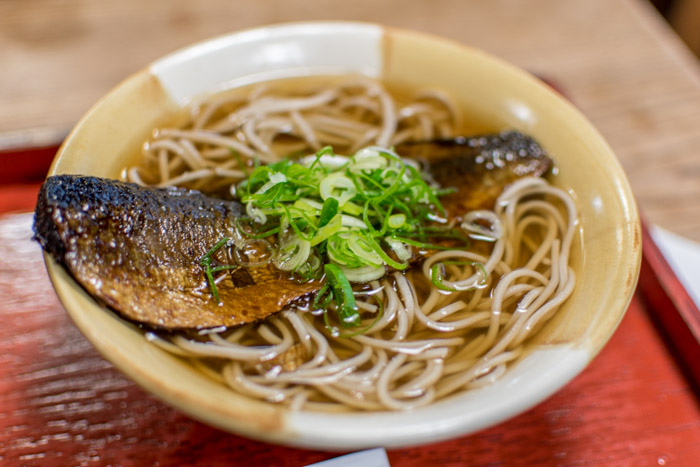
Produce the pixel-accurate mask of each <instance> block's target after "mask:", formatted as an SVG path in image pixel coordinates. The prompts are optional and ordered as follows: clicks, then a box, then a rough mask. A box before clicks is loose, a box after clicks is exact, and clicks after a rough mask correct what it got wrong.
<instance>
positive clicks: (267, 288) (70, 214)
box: [34, 175, 319, 329]
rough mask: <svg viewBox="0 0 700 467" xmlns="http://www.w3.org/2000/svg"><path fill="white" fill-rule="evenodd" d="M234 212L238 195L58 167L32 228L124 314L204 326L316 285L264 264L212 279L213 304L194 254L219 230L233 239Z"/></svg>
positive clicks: (156, 323)
mask: <svg viewBox="0 0 700 467" xmlns="http://www.w3.org/2000/svg"><path fill="white" fill-rule="evenodd" d="M242 213H243V209H242V206H241V205H240V204H239V203H237V202H233V201H223V200H219V199H214V198H210V197H207V196H204V195H203V194H201V193H199V192H195V191H189V190H185V189H174V188H168V189H155V188H145V187H141V186H138V185H135V184H131V183H123V182H118V181H114V180H106V179H101V178H95V177H86V176H78V175H58V176H54V177H49V178H48V179H47V180H46V182H45V183H44V185H43V186H42V188H41V191H40V193H39V199H38V202H37V206H36V211H35V219H34V232H35V238H36V239H37V240H38V241H39V243H40V244H41V246H42V247H43V248H44V249H45V250H46V251H47V252H49V253H50V254H51V255H52V256H53V257H54V258H55V259H56V260H57V261H58V262H59V263H61V264H63V265H65V267H66V268H67V269H68V271H69V272H70V273H71V274H72V276H73V277H74V278H75V279H76V281H77V282H78V283H80V285H82V286H83V287H84V288H85V289H86V290H87V291H88V292H89V293H90V294H91V295H92V296H93V297H95V298H97V299H99V300H102V301H103V302H104V303H105V304H107V305H108V306H109V307H111V308H113V309H114V310H116V311H117V312H119V313H120V314H122V315H123V316H124V317H126V318H128V319H131V320H134V321H137V322H139V323H143V324H146V325H149V326H151V327H154V328H161V329H203V328H211V327H217V326H235V325H238V324H243V323H247V322H252V321H257V320H260V319H263V318H265V317H267V316H268V315H270V314H272V313H275V312H277V311H280V310H282V309H283V308H285V307H287V306H288V305H290V304H291V303H293V302H294V301H296V300H298V299H300V298H303V297H305V296H306V295H308V294H310V293H312V292H314V291H316V290H317V289H318V287H319V284H318V282H309V283H297V282H295V281H293V280H291V279H290V277H289V274H287V273H285V272H282V271H279V270H277V269H276V268H274V267H273V266H272V265H271V264H268V265H265V266H260V267H256V268H249V269H247V270H246V271H245V273H244V274H239V275H238V276H236V275H235V274H234V275H232V277H229V278H226V279H225V280H224V281H222V282H221V283H219V284H218V287H217V288H218V291H219V295H220V298H221V302H220V304H219V303H217V302H216V301H215V300H214V299H213V297H212V294H211V292H210V289H209V287H208V284H207V282H206V277H205V273H204V269H203V268H202V266H200V264H199V260H200V258H202V257H203V256H204V255H205V254H206V253H207V251H209V250H210V249H211V248H212V246H214V245H215V244H216V243H217V242H218V241H219V240H220V239H221V238H222V237H230V238H235V232H234V229H235V227H234V226H235V219H236V218H237V217H240V216H241V215H242ZM241 277H242V278H243V279H244V280H241Z"/></svg>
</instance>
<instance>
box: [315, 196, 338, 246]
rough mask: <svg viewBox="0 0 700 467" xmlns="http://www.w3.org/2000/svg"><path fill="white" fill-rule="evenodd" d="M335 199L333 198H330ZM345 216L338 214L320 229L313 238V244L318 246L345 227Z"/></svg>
mask: <svg viewBox="0 0 700 467" xmlns="http://www.w3.org/2000/svg"><path fill="white" fill-rule="evenodd" d="M330 199H333V198H330ZM342 223H343V218H342V216H341V215H339V214H336V215H335V216H334V217H333V218H332V219H331V220H330V221H328V223H327V224H326V225H324V226H323V227H321V228H320V229H318V231H317V232H316V235H314V237H313V238H312V239H311V246H316V245H318V244H319V243H321V242H323V241H325V240H327V239H328V237H330V236H331V235H333V234H334V233H336V232H339V231H340V229H341V228H342V227H343V224H342Z"/></svg>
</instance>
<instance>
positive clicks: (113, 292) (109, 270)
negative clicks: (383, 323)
mask: <svg viewBox="0 0 700 467" xmlns="http://www.w3.org/2000/svg"><path fill="white" fill-rule="evenodd" d="M396 149H397V152H398V153H399V154H401V155H402V156H408V157H416V158H422V159H424V160H426V161H428V162H429V164H430V167H431V171H432V174H433V177H434V178H435V180H436V181H437V182H438V183H439V184H440V185H441V186H443V187H455V188H457V192H456V193H454V194H451V195H447V196H445V197H443V198H441V202H442V204H443V206H444V207H445V208H446V210H447V212H448V215H449V216H451V217H454V216H461V215H463V214H465V213H466V212H467V211H469V210H473V209H490V208H492V207H493V205H494V203H495V200H496V198H497V197H498V196H499V195H500V193H501V192H502V191H503V189H504V188H505V187H506V186H507V185H508V184H510V183H512V182H513V181H515V180H517V179H518V178H521V177H525V176H542V175H544V174H546V173H547V171H549V169H550V168H551V165H552V161H551V160H550V159H549V158H548V157H547V156H546V155H545V153H544V151H543V150H542V148H540V146H539V145H538V144H537V143H536V142H535V141H534V140H532V138H529V137H527V136H525V135H522V134H521V133H517V132H508V133H501V134H496V135H486V136H480V137H474V138H456V139H453V140H444V141H433V142H423V143H407V144H402V145H400V146H399V147H397V148H396ZM242 212H243V209H242V206H241V205H240V204H239V203H236V202H232V201H222V200H218V199H214V198H209V197H207V196H204V195H203V194H201V193H199V192H194V191H188V190H184V189H155V188H145V187H140V186H138V185H134V184H130V183H123V182H117V181H112V180H106V179H100V178H95V177H84V176H78V175H59V176H54V177H49V178H48V179H47V180H46V182H45V183H44V185H43V186H42V188H41V192H40V193H39V199H38V202H37V206H36V213H35V219H34V232H35V238H36V239H37V240H38V241H39V243H41V246H42V247H43V248H44V249H45V250H46V251H47V252H49V253H50V254H51V255H52V256H53V257H54V258H55V259H56V261H58V262H59V263H61V264H63V265H64V266H65V267H66V268H67V269H68V271H69V272H70V273H71V274H72V275H73V277H74V278H75V279H76V281H77V282H78V283H80V285H82V286H83V287H84V288H85V289H86V290H87V291H88V292H89V293H90V294H91V295H92V296H93V297H95V298H97V299H99V300H102V301H103V302H104V303H106V304H107V305H108V306H110V307H111V308H113V309H115V310H116V311H118V312H119V313H121V314H122V315H123V316H125V317H126V318H129V319H131V320H134V321H137V322H139V323H142V324H146V325H148V326H151V327H154V328H161V329H173V330H174V329H204V328H211V327H218V326H235V325H239V324H243V323H248V322H253V321H258V320H260V319H263V318H265V317H267V316H269V315H271V314H273V313H276V312H278V311H281V310H282V309H284V308H285V307H287V306H288V305H290V304H292V303H294V302H295V301H297V300H300V299H303V298H305V297H307V296H309V295H310V294H313V293H314V292H316V291H317V290H318V288H319V287H320V284H319V282H318V281H313V282H308V283H297V282H295V281H293V280H291V279H290V277H289V274H288V273H285V272H282V271H279V270H277V269H276V268H274V266H272V265H271V264H268V265H266V266H261V267H252V268H248V269H245V270H243V269H239V270H236V271H234V272H233V273H231V274H229V275H227V277H226V278H225V279H224V280H223V281H222V282H220V283H219V284H218V287H217V288H218V291H219V295H220V298H221V302H220V304H218V303H216V301H215V300H214V299H213V297H212V293H211V291H210V289H209V287H208V285H207V282H206V278H205V274H204V269H203V268H202V266H201V265H200V264H199V262H200V259H201V258H202V257H203V256H204V255H205V254H206V253H207V251H209V250H210V249H211V248H212V246H214V245H215V244H216V243H217V242H218V241H219V240H220V239H222V238H223V237H231V238H233V237H235V235H234V226H235V222H234V221H235V219H236V218H237V217H240V216H241V215H242Z"/></svg>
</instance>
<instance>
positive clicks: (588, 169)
mask: <svg viewBox="0 0 700 467" xmlns="http://www.w3.org/2000/svg"><path fill="white" fill-rule="evenodd" d="M348 73H354V74H356V73H359V74H364V75H367V76H370V77H375V78H378V79H381V80H383V81H385V82H386V83H388V84H389V85H391V86H397V87H399V88H400V87H406V88H421V87H439V88H442V89H444V90H446V91H448V92H449V93H450V94H452V96H453V97H454V98H455V99H456V102H457V104H458V106H459V108H460V110H461V112H462V115H463V117H464V119H465V121H468V122H473V123H474V125H473V126H474V130H475V131H478V130H480V129H481V128H486V129H493V128H516V129H519V130H521V131H523V132H525V133H528V134H530V135H533V136H534V137H535V138H536V139H537V140H539V142H540V143H541V144H542V145H543V146H544V147H545V148H546V149H547V150H548V151H549V152H550V153H551V154H553V155H554V158H555V159H556V161H557V164H558V167H559V175H558V176H557V177H556V183H557V184H560V185H561V186H563V187H565V188H566V189H568V190H570V191H571V192H572V194H573V195H574V196H575V199H576V203H577V204H578V206H579V209H580V227H581V232H580V236H579V237H578V238H577V240H576V243H575V246H574V252H573V255H572V263H571V264H572V267H573V268H574V270H575V272H576V274H577V277H578V282H577V285H576V289H575V291H574V293H573V295H572V296H571V297H570V299H569V300H568V301H567V302H566V304H565V305H564V306H563V308H562V309H561V310H560V312H559V313H558V315H557V316H556V317H555V318H554V319H553V320H552V321H550V322H549V323H548V325H547V326H546V327H545V328H544V329H543V332H542V333H541V334H539V335H538V337H537V344H538V347H537V350H535V351H533V352H532V353H530V354H529V356H527V357H526V358H524V359H523V360H521V361H519V362H518V363H517V364H516V365H515V366H513V367H512V368H511V369H510V370H509V371H508V372H507V373H506V375H505V376H504V377H503V378H502V379H500V380H499V381H498V382H497V383H495V384H492V385H490V386H488V387H484V388H482V389H477V390H473V391H470V392H467V393H465V394H462V395H458V396H455V397H451V398H449V399H446V400H443V401H440V402H437V403H434V404H432V405H430V406H428V407H425V408H421V409H417V410H413V411H408V412H382V413H349V414H342V415H341V414H322V413H314V412H309V411H300V412H292V411H289V410H287V409H285V408H282V407H279V406H277V405H274V404H270V403H265V402H260V401H255V400H251V399H248V398H246V397H244V396H241V395H237V394H234V393H233V392H231V391H230V390H229V389H228V388H226V387H224V386H223V385H221V384H219V383H217V382H214V381H212V380H210V379H208V378H207V377H205V376H203V375H202V374H200V373H198V372H197V371H195V370H194V369H193V368H192V367H191V366H190V365H189V364H187V363H185V362H183V361H182V360H180V359H178V358H176V357H173V356H172V355H170V354H167V353H165V352H164V351H162V350H160V349H159V348H157V347H155V346H154V345H152V344H150V343H148V342H147V341H146V340H145V339H144V337H143V335H142V333H141V332H139V331H138V330H137V329H136V328H135V327H133V326H132V325H130V324H128V323H126V322H124V321H123V320H121V319H120V318H119V317H117V316H116V315H115V314H114V313H112V312H110V311H109V310H106V309H104V308H102V307H101V306H100V305H98V304H97V303H96V302H95V301H94V300H93V299H92V298H91V297H90V296H88V295H87V294H86V292H85V291H84V290H83V289H82V288H81V287H80V286H78V285H77V284H76V282H75V281H73V280H72V279H71V277H70V276H69V275H68V274H67V273H66V271H65V270H64V269H63V268H61V267H59V266H57V265H56V264H55V263H54V262H53V261H52V260H51V259H50V258H48V257H47V267H48V271H49V274H50V276H51V279H52V281H53V284H54V286H55V288H56V291H57V292H58V295H59V297H60V299H61V301H62V303H63V304H64V306H65V308H66V310H67V311H68V313H69V314H70V316H71V317H72V319H73V321H74V322H75V324H76V325H77V326H78V327H79V328H80V330H81V331H82V332H83V333H84V334H85V336H86V337H87V338H88V339H89V340H90V341H91V342H92V344H93V345H94V346H95V347H96V348H97V349H98V350H99V351H100V352H101V353H102V355H103V356H104V357H105V358H106V359H107V360H109V361H110V362H112V363H113V364H114V365H115V366H116V367H117V368H119V369H120V370H121V371H123V372H124V373H125V374H126V375H128V376H129V377H130V378H132V379H133V380H134V381H135V382H136V383H138V384H139V385H141V386H142V387H143V388H145V389H146V390H147V391H150V392H151V393H153V394H155V395H156V396H157V397H159V398H160V399H162V400H163V401H165V402H166V403H168V404H170V405H172V406H174V407H176V408H178V409H180V410H182V411H183V412H185V413H187V414H189V415H190V416H192V417H194V418H196V419H198V420H201V421H203V422H205V423H208V424H211V425H213V426H216V427H219V428H221V429H224V430H228V431H231V432H233V433H237V434H240V435H243V436H247V437H251V438H256V439H260V440H265V441H269V442H273V443H280V444H286V445H293V446H299V447H309V448H314V449H334V450H347V449H357V448H364V447H370V446H386V447H397V446H406V445H415V444H422V443H428V442H434V441H437V440H442V439H446V438H451V437H456V436H459V435H464V434H467V433H471V432H474V431H477V430H480V429H483V428H485V427H488V426H491V425H494V424H496V423H498V422H501V421H503V420H505V419H507V418H509V417H512V416H514V415H516V414H519V413H521V412H523V411H525V410H527V409H529V408H531V407H533V406H534V405H536V404H537V403H539V402H541V401H542V400H544V399H546V398H547V397H549V396H550V395H551V394H553V393H554V392H556V391H557V390H558V389H560V388H561V387H562V386H564V385H565V384H566V383H567V382H569V381H570V380H571V379H572V378H574V376H576V375H577V374H578V373H580V372H581V371H582V370H583V368H584V367H585V366H586V365H587V364H588V363H589V362H590V361H591V360H592V359H593V358H594V356H595V355H596V354H597V353H598V352H599V351H600V349H601V348H602V347H603V345H604V344H605V343H606V341H607V340H608V339H609V338H610V336H611V335H612V333H613V332H614V330H615V328H616V326H617V325H618V323H619V322H620V319H621V318H622V316H623V314H624V312H625V310H626V308H627V305H628V303H629V301H630V298H631V296H632V293H633V291H634V289H635V285H636V281H637V276H638V271H639V264H640V256H641V245H640V238H641V236H640V225H639V218H638V214H637V210H636V207H635V203H634V199H633V196H632V194H631V192H630V188H629V185H628V183H627V180H626V179H625V175H624V173H623V171H622V169H621V167H620V165H619V163H618V161H617V160H616V158H615V156H614V155H613V153H612V151H611V150H610V148H609V147H608V145H607V144H606V142H605V141H604V140H603V138H602V137H601V136H600V134H599V133H598V132H597V131H596V130H595V129H594V128H593V126H592V125H591V124H590V123H589V122H588V121H587V120H586V119H585V118H584V117H583V116H582V115H581V113H579V112H578V111H577V110H576V109H575V108H574V107H573V106H572V105H571V104H569V103H568V102H567V101H566V100H565V99H563V98H562V97H561V96H559V95H558V94H557V93H556V92H554V91H552V89H550V88H549V87H548V86H547V85H545V84H543V83H542V82H541V81H539V80H538V79H536V78H534V77H533V76H531V75H529V74H527V73H526V72H524V71H521V70H519V69H517V68H515V67H514V66H511V65H509V64H507V63H504V62H503V61H501V60H499V59H497V58H494V57H492V56H489V55H488V54H486V53H484V52H481V51H479V50H476V49H473V48H470V47H468V46H465V45H463V44H459V43H455V42H451V41H448V40H445V39H441V38H437V37H432V36H428V35H424V34H420V33H417V32H411V31H405V30H399V29H393V28H388V27H383V26H380V25H375V24H365V23H346V22H318V23H293V24H283V25H276V26H269V27H262V28H258V29H251V30H247V31H242V32H236V33H233V34H230V35H226V36H222V37H218V38H214V39H211V40H208V41H205V42H202V43H199V44H195V45H193V46H191V47H187V48H185V49H182V50H180V51H177V52H175V53H172V54H170V55H168V56H166V57H164V58H162V59H160V60H158V61H156V62H154V63H153V64H152V65H150V66H149V67H147V68H146V69H143V70H141V71H139V72H137V73H135V74H134V75H132V76H131V77H129V78H127V79H126V80H125V81H124V82H122V83H121V84H120V85H119V86H118V87H116V88H115V89H114V90H113V91H111V92H110V93H109V94H107V95H106V96H105V97H104V98H103V99H102V100H100V101H99V102H98V103H97V104H96V105H95V106H94V107H93V108H92V109H91V110H90V111H89V112H88V113H87V115H85V116H84V117H83V119H82V120H81V121H80V122H79V123H78V125H77V126H76V128H75V129H74V130H73V132H72V133H71V134H70V136H69V137H68V139H67V140H66V141H65V143H64V145H63V146H62V148H61V149H60V151H59V153H58V155H57V157H56V160H55V161H54V164H53V166H52V168H51V171H50V174H60V173H77V174H88V175H96V176H102V177H111V178H118V177H119V173H120V170H121V168H122V167H124V166H125V165H127V164H128V163H130V162H131V159H130V158H133V157H134V155H135V154H138V153H139V148H140V146H141V144H142V141H144V140H145V139H146V138H147V137H148V136H149V134H150V133H151V130H152V128H153V127H155V126H157V125H158V124H159V123H161V122H164V121H167V120H169V119H172V115H174V114H176V113H177V112H178V111H179V110H181V108H182V106H183V105H184V103H186V102H187V100H188V99H190V98H191V97H192V96H196V95H200V94H202V93H205V92H209V91H212V90H215V89H217V88H221V86H222V85H224V83H225V84H227V85H229V86H230V85H238V84H241V85H242V84H247V83H251V82H257V81H263V80H268V79H272V78H280V77H291V76H302V75H328V74H348Z"/></svg>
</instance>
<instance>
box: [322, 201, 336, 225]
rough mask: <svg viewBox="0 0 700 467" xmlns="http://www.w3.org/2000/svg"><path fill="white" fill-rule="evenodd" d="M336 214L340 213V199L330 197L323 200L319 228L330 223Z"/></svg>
mask: <svg viewBox="0 0 700 467" xmlns="http://www.w3.org/2000/svg"><path fill="white" fill-rule="evenodd" d="M336 214H338V200H337V199H335V198H328V199H327V200H325V201H324V202H323V207H322V208H321V215H320V216H319V218H318V227H319V229H320V228H321V227H323V226H324V225H326V224H328V223H329V222H330V221H331V219H333V218H334V217H335V215H336Z"/></svg>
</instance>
